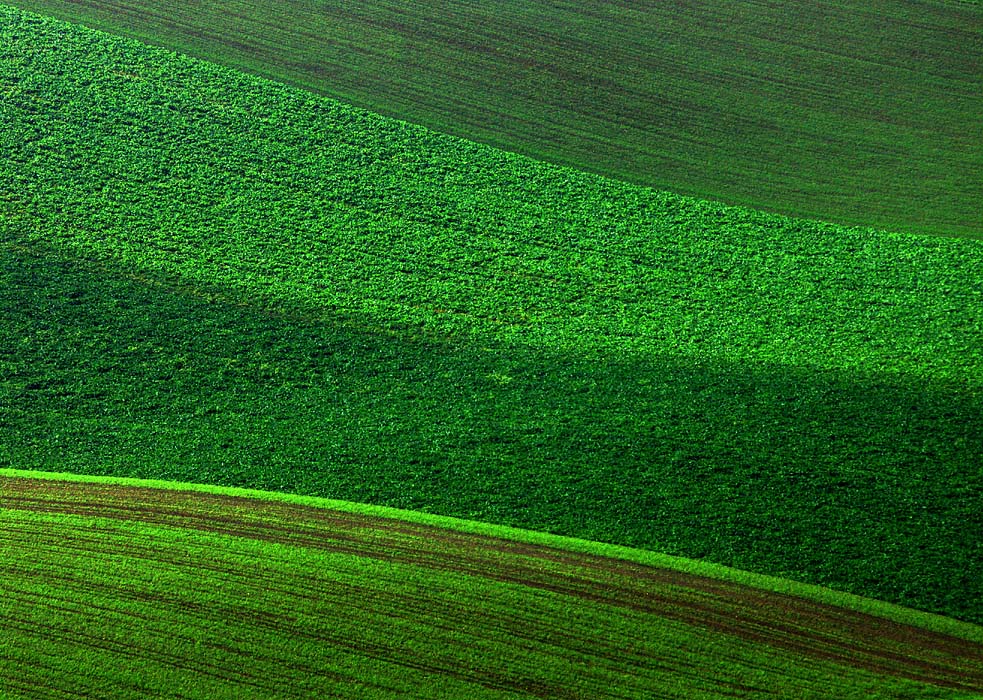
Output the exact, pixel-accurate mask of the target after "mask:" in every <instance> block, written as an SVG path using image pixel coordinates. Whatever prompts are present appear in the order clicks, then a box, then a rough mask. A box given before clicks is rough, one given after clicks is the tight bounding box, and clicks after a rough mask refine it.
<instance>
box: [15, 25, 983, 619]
mask: <svg viewBox="0 0 983 700" xmlns="http://www.w3.org/2000/svg"><path fill="white" fill-rule="evenodd" d="M0 32H2V36H0V38H2V39H3V41H2V42H0V92H2V93H3V95H4V100H3V103H2V107H0V124H2V130H0V133H2V134H3V136H2V138H3V139H4V142H3V153H4V162H3V170H2V173H3V178H2V180H0V217H2V222H3V226H2V234H3V238H2V241H0V247H2V248H0V249H2V252H3V254H2V256H0V262H2V268H0V275H2V284H0V295H2V306H3V308H4V310H5V315H4V319H3V322H2V324H0V352H2V355H0V363H2V365H0V366H2V370H3V381H4V385H3V390H4V395H3V396H4V399H3V401H4V404H3V411H2V412H0V427H2V429H3V435H4V440H3V442H2V443H0V463H2V464H3V465H4V466H8V467H14V468H22V469H37V468H42V469H48V470H51V469H55V470H59V471H67V472H74V473H89V474H112V475H116V476H136V477H148V478H156V479H172V480H178V481H193V482H208V483H213V484H223V485H228V486H246V487H251V488H261V489H269V490H279V491H289V492H294V493H300V494H308V495H317V496H325V497H331V498H338V499H343V500H347V501H358V502H369V503H375V504H379V505H388V506H395V507H400V508H409V509H416V510H422V511H431V512H435V513H441V514H444V515H452V516H457V517H462V518H471V519H478V520H484V521H488V522H494V523H499V524H506V525H513V526H521V527H524V528H531V529H539V530H546V531H551V532H556V533H561V534H565V535H570V536H576V537H581V538H586V539H592V540H599V541H604V542H610V543H616V544H622V545H628V546H634V547H642V548H646V549H652V550H658V551H663V552H667V553H671V554H678V555H683V556H687V557H692V558H704V559H706V560H708V561H713V562H717V563H722V564H726V565H729V566H734V567H738V568H741V569H746V570H751V571H756V572H761V573H768V574H772V575H778V576H783V577H790V578H794V579H798V580H802V581H807V582H811V583H817V584H823V585H828V586H832V587H835V588H838V589H841V590H846V591H852V592H855V593H858V594H862V595H865V596H870V597H875V598H880V599H884V600H887V601H892V602H895V603H901V604H904V605H908V606H912V607H916V608H920V609H923V610H929V611H933V612H938V613H942V614H946V615H951V616H954V617H957V618H960V619H963V620H968V621H973V622H980V621H981V620H983V610H981V608H980V605H979V601H980V600H983V588H981V586H983V568H981V567H983V557H981V556H980V541H979V538H978V533H979V532H980V531H983V521H981V517H983V516H981V513H983V508H981V503H983V482H981V479H983V474H981V470H980V463H981V455H983V422H981V421H983V387H981V385H983V371H981V361H983V347H981V344H980V343H979V338H980V337H981V333H983V328H981V319H980V317H979V315H978V314H977V313H976V310H977V309H979V308H981V307H983V289H981V288H980V285H979V282H978V280H979V279H981V277H983V242H980V241H974V240H960V239H948V238H928V237H915V236H907V235H901V234H896V233H888V232H884V231H878V230H874V229H869V228H844V227H840V226H836V225H832V224H823V223H818V222H815V221H809V220H804V219H792V218H787V217H781V216H776V215H770V214H765V213H761V212H757V211H753V210H749V209H745V208H739V207H727V206H724V205H720V204H714V203H711V202H707V201H702V200H696V199H692V198H687V197H683V196H679V195H673V194H669V193H666V192H661V191H656V190H653V189H650V188H647V187H643V186H640V185H633V184H629V183H625V182H621V181H616V180H611V179H608V178H605V177H602V176H598V175H591V174H587V173H584V172H581V171H577V170H573V169H568V168H564V167H559V166H556V165H549V164H545V163H541V162H536V161H533V160H530V159H528V158H524V157H522V156H518V155H514V154H510V153H506V152H502V151H498V150H495V149H493V148H490V147H487V146H481V145H478V144H475V143H472V142H467V141H463V140H460V139H456V138H454V137H451V136H445V135H440V134H438V133H436V132H432V131H429V130H427V129H425V128H422V127H417V126H412V125H410V124H408V123H405V122H400V121H396V120H392V119H388V118H384V117H381V116H378V115H375V114H371V113H368V112H365V111H362V110H359V109H356V108H353V107H350V106H347V105H344V104H342V103H338V102H335V101H333V100H331V99H328V98H325V97H318V96H315V95H312V94H310V93H309V92H305V91H302V90H299V89H293V88H288V87H285V86H283V85H280V84H277V83H274V82H270V81H267V80H264V79H260V78H255V77H249V76H245V75H243V74H241V73H238V72H236V71H233V70H230V69H226V68H222V67H219V66H216V65H212V64H207V63H203V62H200V61H197V60H194V59H191V58H188V57H185V56H181V55H178V54H174V53H173V52H170V51H167V50H162V49H154V48H150V47H148V46H145V45H142V44H139V43H137V42H135V41H131V40H127V39H123V38H119V37H113V36H110V35H107V34H103V33H99V32H94V31H90V30H86V29H83V28H81V27H78V26H75V25H70V24H66V23H63V22H59V21H55V20H52V19H45V18H42V17H39V16H37V15H33V14H29V13H23V12H21V11H19V10H15V9H13V8H8V7H4V8H2V9H0Z"/></svg>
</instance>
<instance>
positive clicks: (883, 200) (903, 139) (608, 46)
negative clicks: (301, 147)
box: [14, 0, 983, 237]
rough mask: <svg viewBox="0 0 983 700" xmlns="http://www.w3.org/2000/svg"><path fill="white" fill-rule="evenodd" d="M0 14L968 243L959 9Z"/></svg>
mask: <svg viewBox="0 0 983 700" xmlns="http://www.w3.org/2000/svg"><path fill="white" fill-rule="evenodd" d="M14 4H16V5H19V6H21V7H23V8H26V9H34V10H37V11H40V12H43V13H45V14H49V13H50V14H53V15H55V16H59V17H61V18H63V19H67V20H70V21H77V22H84V23H88V24H90V25H91V26H94V27H97V28H101V29H106V30H108V31H111V32H113V33H119V34H124V35H129V36H133V37H136V38H139V39H141V40H145V41H149V42H151V43H156V44H161V45H165V46H168V47H171V48H174V49H176V50H178V51H182V52H185V53H189V54H191V55H196V56H200V57H203V58H207V59H210V60H214V61H216V62H219V63H224V64H226V65H230V66H233V67H237V68H243V69H245V70H248V71H251V72H254V73H258V74H261V75H266V76H269V77H273V78H275V79H278V80H283V81H287V82H289V83H293V84H296V85H300V86H303V87H305V88H311V89H314V90H317V91H320V92H322V93H325V94H328V95H332V96H334V97H339V98H341V99H343V100H345V101H348V102H351V103H354V104H358V105H362V106H365V107H369V108H371V109H373V110H377V111H380V112H382V113H385V114H391V115H395V116H397V117H400V118H404V119H409V120H410V121H414V122H417V123H422V124H426V125H428V126H430V127H432V128H435V129H437V130H439V131H443V132H448V133H453V134H456V135H458V136H463V137H465V138H469V139H473V140H479V141H483V142H486V143H490V144H492V145H495V146H499V147H503V148H506V149H509V150H513V151H517V152H521V153H525V154H529V155H533V156H536V157H539V158H544V159H547V160H552V161H554V162H559V163H563V164H567V165H571V166H574V167H577V168H581V169H586V170H591V171H594V172H600V173H603V174H606V175H611V176H614V177H617V178H622V179H627V180H629V181H632V182H638V183H641V184H646V185H652V186H656V187H660V188H665V189H669V190H673V191H676V192H680V193H684V194H691V195H695V196H699V197H702V198H707V199H715V200H721V201H726V202H731V203H735V204H743V205H748V206H754V207H759V208H763V209H768V210H772V211H777V212H780V213H784V214H789V215H796V216H808V217H813V218H818V219H823V220H830V221H837V222H841V223H848V224H862V225H872V226H876V227H879V228H886V229H889V230H903V231H912V232H921V233H934V234H938V233H941V234H948V235H958V236H974V237H979V236H983V208H981V206H980V199H981V197H983V5H981V4H980V3H978V2H962V1H960V0H915V1H912V0H838V1H837V2H820V3H817V2H814V1H813V0H791V1H789V2H781V3H771V2H749V1H748V0H714V2H681V1H679V0H676V1H673V2H637V1H621V0H619V1H610V0H577V1H576V2H570V1H567V0H564V1H562V2H555V1H547V0H483V1H482V2H460V1H459V0H423V1H417V2H404V1H403V0H359V1H358V2H330V1H327V0H277V1H276V2H273V0H219V1H217V2H207V3H205V2H173V1H172V0H88V1H87V2H75V1H71V0H18V1H17V2H16V3H14Z"/></svg>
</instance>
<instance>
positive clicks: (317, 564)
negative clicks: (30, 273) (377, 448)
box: [0, 474, 983, 700]
mask: <svg viewBox="0 0 983 700" xmlns="http://www.w3.org/2000/svg"><path fill="white" fill-rule="evenodd" d="M54 476H55V475H47V478H46V479H33V478H24V477H25V475H24V474H21V475H19V476H11V475H9V474H0V576H2V577H3V581H4V595H3V596H2V597H0V629H2V630H3V635H2V636H0V652H2V653H0V690H2V691H3V696H4V698H7V699H9V700H19V699H20V698H25V699H26V698H30V700H37V699H38V698H45V697H49V696H50V697H65V696H66V695H68V696H72V697H113V698H118V699H120V700H123V699H125V698H144V697H154V698H168V697H175V698H177V697H180V698H184V699H185V700H188V699H191V698H203V699H206V700H216V699H218V698H242V697H281V698H289V697H298V698H299V697H332V698H358V699H362V698H406V697H413V698H450V699H453V700H457V699H458V698H465V697H466V698H475V699H478V698H518V697H549V698H591V700H601V699H602V698H646V699H652V698H682V699H685V698H700V699H701V700H711V699H713V698H732V697H734V696H735V694H737V695H739V696H740V697H742V698H748V699H754V698H789V699H790V700H793V699H794V700H807V699H809V698H817V699H818V698H829V697H836V698H841V699H843V700H847V699H850V698H857V699H858V700H860V699H863V700H868V699H875V698H897V699H899V700H900V699H902V698H903V699H905V700H915V699H916V698H933V699H935V700H939V699H941V698H953V699H955V698H971V697H978V693H979V692H983V628H980V627H975V626H972V625H965V624H958V623H953V622H952V621H950V620H945V619H942V618H936V617H934V616H930V615H925V614H923V613H916V612H913V611H906V610H901V609H897V608H894V607H892V606H887V605H884V604H881V603H876V602H874V601H869V600H861V599H854V598H852V597H850V596H843V595H841V594H840V595H838V594H835V593H832V592H830V591H821V590H815V589H811V588H809V587H806V586H797V585H795V584H789V583H787V582H785V583H783V582H780V581H768V580H764V579H761V580H758V579H757V577H754V576H746V575H742V574H740V573H739V572H733V571H730V572H728V571H721V570H717V569H715V568H714V567H710V566H706V565H701V564H699V563H697V562H685V561H679V562H673V561H671V560H669V559H668V558H666V557H662V556H658V555H651V554H648V553H645V552H641V551H632V550H625V549H620V548H611V550H612V551H611V552H610V553H606V552H605V548H603V547H598V546H597V545H591V544H590V543H584V542H571V541H567V540H563V539H562V538H550V537H546V536H543V535H541V534H537V533H528V532H516V531H508V530H505V529H502V528H498V529H496V528H491V527H484V528H480V529H482V530H484V531H485V532H484V533H479V532H476V531H475V530H476V528H475V526H474V525H469V524H467V523H455V522H448V521H447V520H446V519H429V518H425V517H420V516H418V515H414V514H412V513H399V512H385V511H381V510H380V509H370V508H365V507H364V506H353V505H352V504H344V503H335V502H332V503H325V504H319V503H316V502H312V501H311V500H310V499H296V498H289V497H287V498H283V497H276V496H275V495H273V494H265V495H264V494H251V495H250V496H249V497H246V496H244V495H237V494H232V493H229V492H227V491H222V490H218V489H208V490H202V489H200V488H199V489H196V490H195V491H189V490H180V487H175V485H173V484H171V485H169V488H167V489H162V488H160V487H154V486H153V485H152V484H149V483H145V482H137V483H133V482H129V483H125V484H120V483H113V482H108V481H102V482H91V481H64V480H60V479H52V477H54ZM184 488H190V487H188V486H186V485H185V486H184ZM434 521H436V522H434ZM591 550H596V552H597V553H594V552H592V551H591ZM687 569H688V570H690V571H687ZM121 571H125V572H126V575H125V576H120V572H121ZM696 572H699V573H696ZM742 579H744V580H743V581H742ZM755 584H757V585H755ZM762 584H764V585H762ZM774 586H778V587H780V588H782V589H783V591H782V592H780V593H779V592H774V591H773V590H769V587H774ZM826 601H829V602H826ZM834 601H835V602H834ZM26 668H29V669H31V672H30V673H28V674H25V673H24V669H26ZM80 671H81V672H80Z"/></svg>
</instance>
